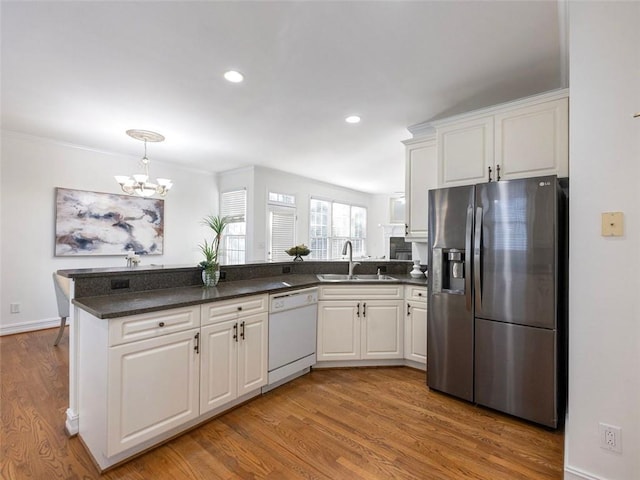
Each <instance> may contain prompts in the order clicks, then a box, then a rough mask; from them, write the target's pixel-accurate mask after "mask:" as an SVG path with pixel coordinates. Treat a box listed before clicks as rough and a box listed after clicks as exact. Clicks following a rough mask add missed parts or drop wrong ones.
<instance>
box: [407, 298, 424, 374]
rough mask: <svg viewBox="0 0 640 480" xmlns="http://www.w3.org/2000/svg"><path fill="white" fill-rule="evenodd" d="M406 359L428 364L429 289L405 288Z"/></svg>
mask: <svg viewBox="0 0 640 480" xmlns="http://www.w3.org/2000/svg"><path fill="white" fill-rule="evenodd" d="M405 305H406V309H405V324H404V358H406V359H407V360H413V361H414V362H418V363H420V364H423V365H426V364H427V289H426V288H425V287H416V286H406V287H405Z"/></svg>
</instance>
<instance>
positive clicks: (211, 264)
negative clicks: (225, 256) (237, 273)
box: [198, 239, 218, 270]
mask: <svg viewBox="0 0 640 480" xmlns="http://www.w3.org/2000/svg"><path fill="white" fill-rule="evenodd" d="M198 247H200V251H201V252H202V254H203V255H204V260H203V261H201V262H200V263H199V264H198V265H199V266H200V267H202V268H203V269H205V270H215V269H216V268H217V266H218V252H217V251H216V249H215V248H214V246H213V242H211V243H209V242H207V240H206V239H205V241H204V243H201V244H200V245H198Z"/></svg>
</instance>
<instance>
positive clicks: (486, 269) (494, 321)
mask: <svg viewBox="0 0 640 480" xmlns="http://www.w3.org/2000/svg"><path fill="white" fill-rule="evenodd" d="M567 186H568V185H567V184H566V179H563V180H562V181H559V180H558V179H557V178H556V177H555V176H547V177H537V178H528V179H520V180H509V181H500V182H490V183H484V184H478V185H475V186H463V187H453V188H446V189H437V190H431V191H429V236H428V239H429V270H430V273H429V281H428V287H429V302H428V317H427V318H428V330H427V332H428V334H427V342H428V348H427V352H428V355H427V384H428V385H429V387H430V388H432V389H435V390H439V391H442V392H445V393H448V394H451V395H454V396H456V397H459V398H462V399H465V400H468V401H471V402H475V403H477V404H480V405H484V406H487V407H490V408H493V409H496V410H499V411H502V412H505V413H508V414H511V415H515V416H517V417H521V418H524V419H526V420H530V421H533V422H536V423H540V424H543V425H547V426H550V427H557V426H558V425H559V423H560V422H561V420H562V418H561V417H562V416H563V412H564V405H565V400H564V397H565V384H566V375H565V372H566V362H565V358H566V335H565V332H566V328H565V325H566V308H567V307H566V305H567V302H566V292H567V288H566V287H567V285H566V283H567V275H566V271H567V238H566V237H567V218H566V212H567V209H566V201H567V198H568V196H567Z"/></svg>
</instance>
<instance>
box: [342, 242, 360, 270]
mask: <svg viewBox="0 0 640 480" xmlns="http://www.w3.org/2000/svg"><path fill="white" fill-rule="evenodd" d="M347 250H349V277H353V267H355V266H356V265H360V262H354V261H353V245H351V240H347V241H346V242H344V247H342V255H346V254H347Z"/></svg>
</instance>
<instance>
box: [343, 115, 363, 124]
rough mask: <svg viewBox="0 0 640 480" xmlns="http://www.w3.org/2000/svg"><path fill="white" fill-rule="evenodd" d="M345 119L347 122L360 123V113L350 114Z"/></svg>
mask: <svg viewBox="0 0 640 480" xmlns="http://www.w3.org/2000/svg"><path fill="white" fill-rule="evenodd" d="M344 121H345V122H347V123H360V117H359V116H358V115H350V116H348V117H347V118H345V119H344Z"/></svg>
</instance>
